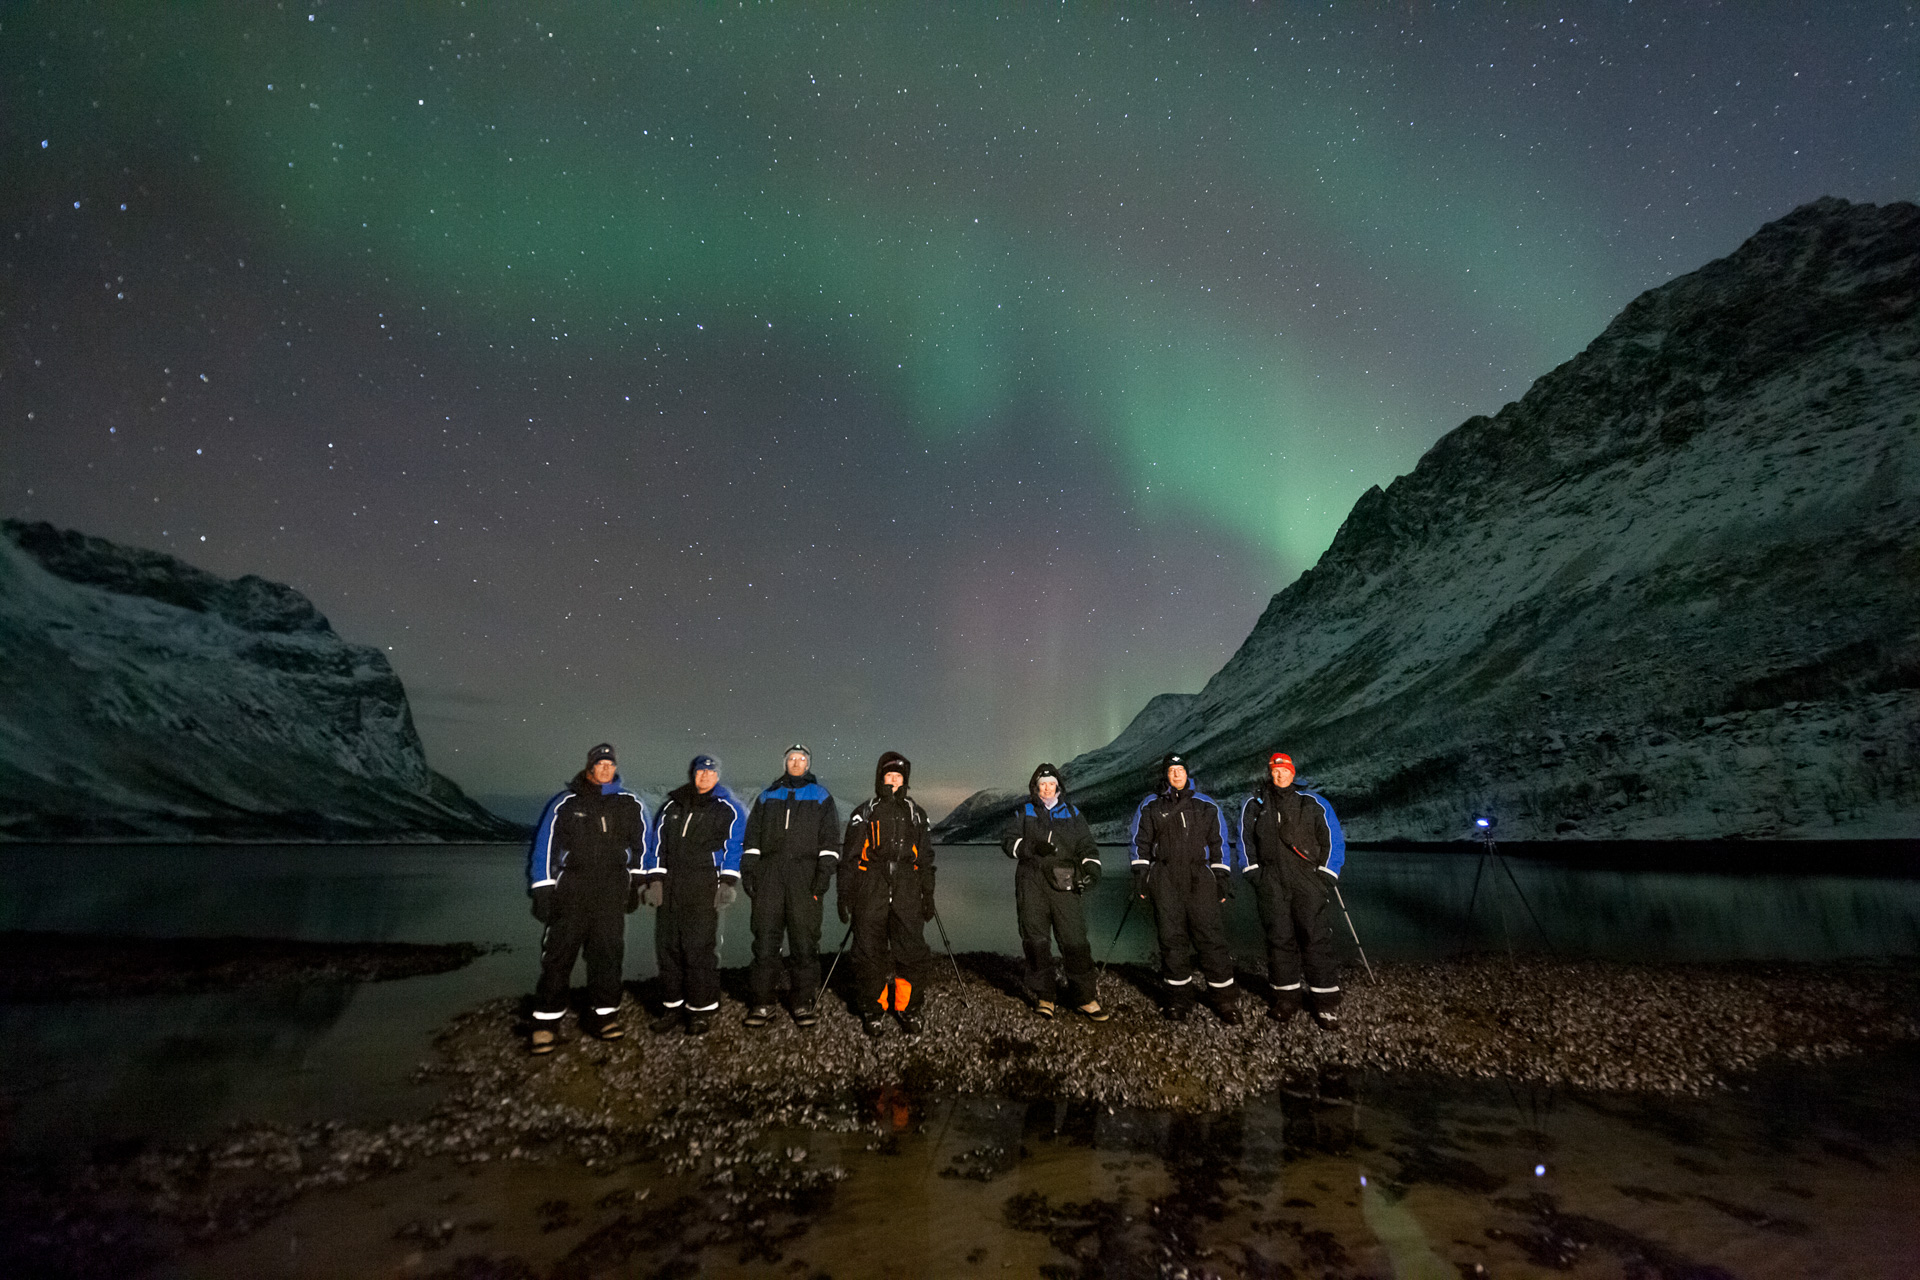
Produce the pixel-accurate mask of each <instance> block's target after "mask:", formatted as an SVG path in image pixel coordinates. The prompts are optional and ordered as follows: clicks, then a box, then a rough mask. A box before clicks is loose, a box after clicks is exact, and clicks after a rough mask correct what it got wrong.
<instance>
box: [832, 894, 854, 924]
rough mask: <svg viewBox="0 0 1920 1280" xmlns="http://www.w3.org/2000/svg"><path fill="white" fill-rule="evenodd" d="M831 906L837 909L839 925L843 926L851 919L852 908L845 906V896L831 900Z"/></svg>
mask: <svg viewBox="0 0 1920 1280" xmlns="http://www.w3.org/2000/svg"><path fill="white" fill-rule="evenodd" d="M833 905H834V906H835V907H837V908H838V909H839V912H840V923H841V924H845V923H846V922H847V921H849V920H851V919H853V908H852V907H850V906H848V905H847V896H846V895H845V894H841V895H839V896H838V897H836V898H835V899H834V900H833Z"/></svg>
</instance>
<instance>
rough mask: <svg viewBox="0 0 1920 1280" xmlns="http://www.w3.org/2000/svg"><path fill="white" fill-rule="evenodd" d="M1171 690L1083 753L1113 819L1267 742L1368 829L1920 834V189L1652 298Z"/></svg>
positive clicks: (1440, 464) (1239, 766)
mask: <svg viewBox="0 0 1920 1280" xmlns="http://www.w3.org/2000/svg"><path fill="white" fill-rule="evenodd" d="M1168 698H1169V696H1168V695H1163V697H1162V698H1160V699H1155V701H1154V703H1151V704H1149V706H1148V709H1147V710H1146V711H1143V712H1142V713H1141V716H1140V717H1139V718H1138V719H1137V720H1136V721H1135V723H1134V724H1133V725H1132V726H1130V727H1129V728H1128V729H1127V731H1126V732H1125V733H1124V734H1122V735H1121V737H1120V738H1118V739H1116V740H1115V741H1114V742H1113V743H1111V744H1109V745H1108V746H1105V747H1102V748H1100V749H1098V750H1095V751H1090V752H1088V753H1086V754H1085V755H1082V756H1080V757H1079V758H1077V759H1075V760H1073V761H1071V762H1070V763H1069V764H1068V765H1066V766H1065V770H1064V772H1065V773H1066V775H1067V781H1068V784H1069V789H1070V790H1071V792H1072V794H1073V795H1074V796H1075V797H1076V798H1077V799H1078V800H1079V801H1081V803H1083V804H1084V805H1085V806H1086V807H1087V809H1088V811H1089V814H1090V815H1091V816H1093V817H1095V818H1096V819H1102V820H1106V821H1107V822H1108V823H1112V822H1113V821H1114V820H1116V819H1118V818H1120V817H1121V816H1122V815H1123V814H1124V813H1125V812H1127V811H1129V810H1130V809H1131V807H1132V804H1133V802H1134V801H1135V800H1136V799H1137V797H1138V796H1139V795H1140V794H1141V793H1142V791H1143V789H1144V787H1145V783H1146V778H1147V775H1148V773H1149V771H1150V768H1151V765H1152V763H1153V762H1154V761H1155V760H1157V759H1158V757H1159V756H1160V755H1161V753H1163V752H1165V751H1168V750H1172V749H1176V748H1177V749H1179V750H1181V751H1184V752H1186V753H1188V754H1189V755H1191V756H1192V757H1194V758H1195V759H1196V761H1197V762H1198V763H1197V766H1196V769H1197V774H1198V776H1199V778H1200V780H1201V783H1202V785H1204V786H1206V787H1207V788H1208V789H1209V790H1210V791H1212V792H1213V793H1214V794H1215V795H1220V796H1225V795H1232V794H1236V793H1244V792H1245V791H1246V790H1247V789H1249V788H1250V787H1251V786H1252V785H1253V784H1254V781H1255V779H1256V778H1257V776H1258V773H1259V768H1260V761H1261V759H1262V758H1263V756H1264V753H1266V752H1268V751H1270V750H1273V749H1276V748H1278V749H1285V750H1288V751H1291V752H1292V753H1293V754H1294V756H1295V757H1296V759H1298V760H1299V761H1300V763H1301V768H1302V771H1303V773H1304V774H1306V775H1308V776H1309V777H1310V778H1311V779H1313V780H1314V781H1316V782H1317V783H1319V784H1320V785H1321V786H1323V787H1324V788H1325V789H1326V790H1327V792H1328V794H1329V795H1330V797H1331V798H1332V799H1333V800H1334V801H1335V803H1336V804H1337V805H1338V807H1339V809H1340V812H1341V814H1342V816H1343V818H1344V819H1345V820H1346V821H1347V825H1348V830H1349V834H1350V835H1351V836H1352V837H1353V838H1356V839H1363V840H1364V839H1376V840H1389V839H1396V838H1409V839H1424V840H1435V839H1438V840H1445V839H1451V838H1455V837H1457V836H1460V835H1462V834H1464V832H1465V829H1466V826H1467V822H1468V818H1469V815H1470V814H1472V813H1474V812H1476V811H1483V810H1484V811H1491V812H1494V813H1496V814H1498V815H1499V816H1500V818H1501V826H1500V829H1499V830H1500V834H1501V835H1502V836H1506V837H1510V838H1514V839H1536V840H1539V839H1553V838H1556V837H1558V838H1607V839H1698V838H1726V837H1826V838H1833V837H1890V836H1915V835H1920V209H1916V208H1915V206H1913V205H1911V204H1904V203H1902V204H1893V205H1886V206H1881V207H1875V206H1870V205H1853V204H1848V203H1847V202H1845V201H1842V200H1835V199H1824V200H1820V201H1818V202H1816V203H1813V204H1810V205H1807V206H1804V207H1803V208H1800V209H1797V210H1795V211H1794V212H1793V213H1791V214H1789V215H1788V216H1787V217H1785V218H1782V219H1781V220H1780V221H1778V222H1775V223H1772V224H1770V225H1768V226H1766V227H1764V228H1762V229H1761V230H1760V232H1759V233H1758V234H1756V235H1755V236H1754V237H1753V238H1752V239H1751V240H1749V241H1747V243H1745V244H1744V245H1742V246H1741V247H1740V248H1739V249H1738V250H1737V251H1736V252H1734V253H1733V254H1731V255H1730V256H1728V257H1726V258H1723V259H1721V260H1719V261H1717V262H1713V263H1710V264H1709V265H1707V266H1705V267H1703V268H1701V269H1700V270H1698V271H1695V272H1693V273H1692V274H1691V275H1687V276H1683V277H1681V278H1679V279H1677V280H1674V281H1672V282H1670V283H1668V284H1666V285H1663V286H1661V287H1660V288H1657V289H1654V290H1651V291H1649V292H1648V293H1645V294H1643V295H1641V296H1640V297H1639V298H1637V299H1635V300H1634V301H1633V303H1631V304H1630V305H1629V306H1628V307H1627V308H1626V310H1624V311H1623V312H1621V314H1620V315H1619V317H1618V318H1616V319H1615V320H1614V321H1613V323H1612V324H1610V325H1609V326H1608V327H1607V329H1606V331H1605V332H1604V333H1602V334H1601V335H1600V337H1599V338H1598V339H1596V340H1595V341H1594V343H1593V344H1592V345H1591V346H1589V347H1588V348H1587V349H1586V350H1585V351H1584V352H1582V353H1581V354H1580V355H1578V356H1576V357H1575V358H1574V359H1572V360H1570V361H1568V362H1567V363H1566V364H1564V365H1562V366H1560V367H1559V368H1557V369H1555V370H1553V371H1552V372H1551V373H1549V374H1547V375H1546V376H1545V377H1543V378H1541V379H1540V380H1539V381H1538V382H1536V383H1535V384H1534V385H1533V387H1532V388H1531V389H1530V390H1529V391H1528V392H1527V394H1526V396H1525V397H1524V398H1522V399H1521V400H1520V401H1518V402H1517V403H1514V404H1509V405H1507V406H1506V407H1505V408H1503V409H1502V410H1500V412H1499V413H1497V414H1495V415H1494V416H1493V417H1490V418H1489V417H1475V418H1471V419H1469V420H1468V421H1466V422H1465V423H1463V424H1462V425H1461V426H1459V427H1457V428H1456V429H1454V430H1453V431H1451V432H1449V433H1448V434H1447V435H1446V436H1444V437H1442V438H1441V439H1440V441H1439V442H1438V443H1436V444H1435V445H1434V447H1433V448H1432V449H1431V450H1430V451H1429V452H1428V453H1427V455H1426V456H1425V457H1423V458H1422V459H1421V460H1420V462H1419V463H1418V465H1417V466H1416V467H1415V468H1414V470H1413V471H1412V472H1411V473H1410V474H1408V475H1404V476H1401V477H1400V478H1399V479H1397V480H1395V481H1394V482H1393V483H1392V484H1391V485H1390V486H1388V488H1387V489H1386V490H1385V491H1382V490H1380V489H1378V488H1375V489H1371V490H1369V491H1368V492H1367V493H1366V494H1365V495H1363V496H1362V497H1361V499H1360V500H1359V501H1358V502H1357V503H1356V504H1355V505H1354V508H1353V511H1352V512H1351V514H1349V516H1348V517H1347V520H1346V523H1345V524H1344V525H1343V526H1342V527H1341V530H1340V532H1339V534H1338V535H1337V536H1336V537H1335V539H1334V541H1333V544H1332V545H1331V546H1330V547H1329V548H1328V550H1327V552H1326V554H1325V555H1323V556H1322V557H1321V559H1320V561H1319V563H1318V564H1317V565H1315V566H1314V567H1313V568H1312V569H1310V570H1309V571H1307V572H1306V573H1304V574H1302V575H1301V576H1300V577H1299V579H1298V580H1296V581H1295V582H1294V583H1293V584H1292V585H1290V586H1288V587H1287V588H1286V589H1285V590H1283V591H1281V592H1280V593H1279V594H1278V595H1276V596H1274V597H1273V599H1272V601H1271V602H1270V603H1269V605H1268V606H1267V609H1266V611H1265V613H1264V614H1263V615H1262V616H1261V618H1260V620H1259V622H1258V623H1257V624H1256V625H1255V627H1254V629H1253V632H1252V634H1250V635H1249V636H1248V637H1247V639H1246V641H1245V643H1243V644H1242V645H1241V647H1240V649H1239V651H1238V652H1237V653H1235V654H1234V656H1233V657H1232V659H1230V660H1229V661H1228V662H1227V664H1226V665H1225V666H1224V667H1222V668H1221V669H1220V671H1219V672H1218V673H1216V674H1215V675H1214V676H1213V678H1212V679H1211V680H1209V681H1208V682H1207V685H1206V687H1205V688H1204V689H1202V690H1201V691H1200V692H1199V693H1198V694H1197V695H1191V696H1189V697H1187V698H1186V699H1184V700H1179V701H1169V700H1168ZM1156 707H1158V708H1160V710H1159V711H1158V712H1156V711H1155V708H1156ZM991 808H992V806H981V805H976V806H973V807H972V808H971V809H966V810H965V812H966V814H967V819H968V820H967V821H966V822H965V823H962V824H954V823H952V822H949V824H948V825H947V826H946V827H945V829H944V834H945V835H946V836H947V837H948V838H952V839H965V838H973V837H977V836H980V835H984V834H986V833H987V832H989V831H990V830H991V829H992V827H993V826H995V825H997V821H998V815H997V814H996V813H994V812H990V810H991ZM1109 830H1111V827H1109Z"/></svg>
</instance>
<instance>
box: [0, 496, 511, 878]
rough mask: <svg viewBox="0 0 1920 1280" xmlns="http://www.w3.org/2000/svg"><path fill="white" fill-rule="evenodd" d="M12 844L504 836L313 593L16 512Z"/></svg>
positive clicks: (2, 677) (9, 743) (10, 683)
mask: <svg viewBox="0 0 1920 1280" xmlns="http://www.w3.org/2000/svg"><path fill="white" fill-rule="evenodd" d="M0 533H4V535H5V536H4V537H0V654H3V655H4V658H5V661H4V662H3V663H0V838H9V839H73V838H83V837H130V838H162V839H183V840H192V839H207V838H215V839H369V840H409V839H445V840H497V839H510V838H513V837H515V836H516V835H518V834H519V832H520V828H518V827H516V826H514V825H512V824H510V823H506V822H503V821H501V820H500V819H499V818H497V817H495V816H494V815H493V814H491V813H488V812H487V811H486V810H484V809H482V808H481V807H480V806H479V805H477V804H475V803H473V801H471V800H469V799H468V798H467V797H466V796H464V795H462V794H461V792H460V789H459V788H458V787H457V786H455V785H454V784H453V783H452V782H450V781H448V780H447V779H446V778H443V777H441V776H440V775H439V774H437V773H435V772H433V770H431V769H429V768H428V767H427V762H426V757H425V754H424V753H423V752H422V750H421V746H420V737H419V735H418V734H417V733H416V732H415V731H414V727H413V716H412V713H411V712H410V711H409V710H408V707H407V695H406V691H405V690H404V689H402V688H401V686H400V678H399V677H398V676H396V675H395V674H394V673H393V669H392V667H390V666H389V665H388V664H387V660H386V657H385V656H384V655H383V654H381V653H380V652H379V651H378V650H376V649H371V648H368V647H366V646H363V645H353V644H348V643H347V642H345V641H344V640H342V639H341V638H340V637H339V636H337V635H335V634H334V632H333V629H332V628H331V627H329V626H328V625H327V620H326V619H325V618H324V617H322V616H321V615H320V614H319V612H317V611H316V610H315V609H314V607H313V605H312V603H311V602H309V601H308V600H307V598H306V597H305V596H302V595H301V594H300V593H299V592H297V591H294V590H293V589H292V588H290V587H285V586H281V585H280V584H278V583H274V582H267V581H265V580H264V579H261V578H257V577H253V576H251V575H249V576H247V577H244V578H240V579H237V580H234V581H228V580H226V579H224V578H219V577H215V576H214V575H213V574H210V573H207V572H205V571H203V570H200V569H196V568H194V567H193V566H192V565H188V564H184V563H182V562H181V561H179V560H175V559H174V558H172V557H171V556H166V555H162V554H160V553H158V552H154V551H144V550H139V549H136V548H132V547H122V546H117V545H115V544H114V543H111V542H107V541H105V540H103V539H100V538H90V537H86V536H84V535H82V534H78V533H72V532H68V531H64V530H59V529H55V528H53V527H52V526H51V525H46V524H21V523H19V522H17V521H11V520H9V521H4V522H0Z"/></svg>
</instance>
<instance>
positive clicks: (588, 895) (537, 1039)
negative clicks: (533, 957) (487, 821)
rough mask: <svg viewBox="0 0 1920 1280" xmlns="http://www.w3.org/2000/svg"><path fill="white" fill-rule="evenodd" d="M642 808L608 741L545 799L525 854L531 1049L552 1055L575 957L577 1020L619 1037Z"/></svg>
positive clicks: (642, 841) (643, 826)
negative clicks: (582, 997)
mask: <svg viewBox="0 0 1920 1280" xmlns="http://www.w3.org/2000/svg"><path fill="white" fill-rule="evenodd" d="M646 840H647V807H646V805H644V804H643V803H641V801H640V797H638V796H636V795H634V794H633V793H632V792H631V791H628V790H627V789H626V788H625V787H623V786H621V785H620V774H619V765H618V764H617V762H616V761H615V760H614V756H613V748H612V746H610V745H608V744H607V743H604V742H603V743H601V744H600V745H599V746H597V747H595V748H594V749H593V750H591V751H589V752H588V753H587V767H586V768H585V769H582V770H581V771H580V772H579V773H578V774H577V775H575V777H574V779H573V781H572V782H571V783H569V784H568V786H567V789H566V790H565V791H562V792H561V793H560V794H559V795H557V796H555V797H554V798H553V799H551V800H549V801H548V802H547V807H546V809H545V810H543V811H542V812H541V814H540V822H539V825H538V826H536V827H535V828H534V832H533V844H532V846H531V848H530V849H529V850H528V853H527V893H528V896H529V897H531V898H532V899H533V917H534V919H536V920H538V921H539V922H540V923H541V924H543V925H545V926H546V929H545V931H544V932H543V933H542V934H541V935H540V985H539V986H538V987H537V988H536V989H535V992H534V997H533V1040H532V1047H533V1051H534V1052H535V1053H551V1052H552V1051H553V1047H554V1043H555V1032H556V1031H557V1030H558V1028H559V1025H560V1019H561V1018H562V1017H563V1016H564V1015H565V1014H566V1011H567V988H568V984H569V983H571V982H572V981H573V965H574V961H575V960H576V959H578V958H579V956H580V953H581V951H582V950H584V951H585V952H586V960H587V1007H588V1008H589V1010H591V1013H590V1014H589V1016H588V1017H587V1018H585V1019H583V1020H582V1025H583V1027H584V1028H585V1029H586V1030H588V1031H589V1032H591V1033H592V1034H594V1035H597V1036H599V1037H600V1038H601V1039H603V1040H617V1039H619V1038H620V1036H621V1034H622V1033H621V1029H620V1023H619V1022H618V1021H617V1020H616V1017H615V1015H616V1014H617V1013H618V1012H619V1009H620V976H621V966H622V964H623V963H624V962H625V960H626V951H627V921H626V913H627V912H630V911H632V910H633V909H634V908H635V907H637V906H639V905H640V864H641V863H642V861H643V860H644V859H645V857H646Z"/></svg>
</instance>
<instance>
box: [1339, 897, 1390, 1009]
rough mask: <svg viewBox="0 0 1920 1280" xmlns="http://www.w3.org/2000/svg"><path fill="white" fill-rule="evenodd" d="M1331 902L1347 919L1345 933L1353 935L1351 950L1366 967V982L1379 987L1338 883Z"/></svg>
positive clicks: (1378, 980) (1371, 963)
mask: <svg viewBox="0 0 1920 1280" xmlns="http://www.w3.org/2000/svg"><path fill="white" fill-rule="evenodd" d="M1333 900H1334V901H1335V902H1337V903H1339V904H1340V914H1341V915H1343V916H1345V917H1346V918H1347V932H1348V933H1350V934H1352V935H1353V949H1354V950H1355V951H1358V952H1359V953H1360V963H1361V964H1364V965H1366V966H1367V981H1368V982H1371V983H1372V984H1373V985H1374V986H1376V987H1377V986H1379V985H1380V979H1378V978H1376V977H1374V976H1373V962H1372V961H1370V960H1368V959H1367V949H1366V948H1365V947H1363V946H1361V945H1360V931H1359V930H1358V929H1356V928H1354V927H1353V913H1352V912H1351V911H1348V910H1347V900H1346V899H1345V898H1343V897H1341V896H1340V882H1339V881H1338V880H1335V881H1334V882H1333Z"/></svg>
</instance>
